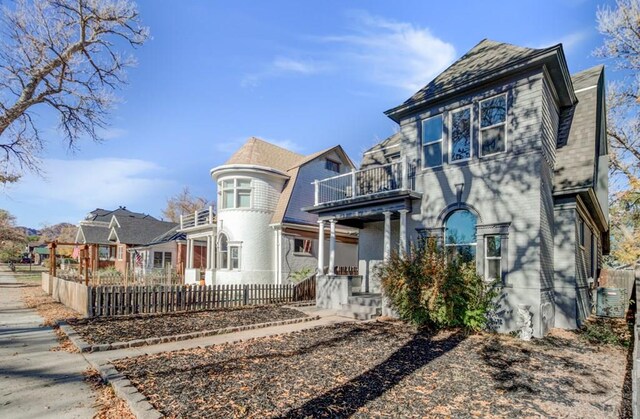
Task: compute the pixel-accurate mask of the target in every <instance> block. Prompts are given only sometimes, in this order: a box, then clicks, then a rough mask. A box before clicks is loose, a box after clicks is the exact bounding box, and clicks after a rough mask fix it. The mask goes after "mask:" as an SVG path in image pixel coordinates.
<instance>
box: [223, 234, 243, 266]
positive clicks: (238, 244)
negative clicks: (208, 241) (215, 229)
mask: <svg viewBox="0 0 640 419" xmlns="http://www.w3.org/2000/svg"><path fill="white" fill-rule="evenodd" d="M223 236H224V238H225V239H226V240H227V250H222V237H223ZM232 247H233V248H237V249H238V267H237V268H233V267H232V265H231V260H232V259H231V248H232ZM217 253H218V270H221V271H228V272H230V271H236V272H239V271H241V270H242V243H241V242H237V241H236V242H233V241H231V240H229V236H228V235H227V234H226V233H220V235H219V238H218V251H217ZM223 261H226V267H222V266H223V263H222V262H223Z"/></svg>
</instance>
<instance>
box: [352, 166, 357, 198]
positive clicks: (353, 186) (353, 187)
mask: <svg viewBox="0 0 640 419" xmlns="http://www.w3.org/2000/svg"><path fill="white" fill-rule="evenodd" d="M356 195H357V194H356V169H355V168H353V169H351V198H355V197H356Z"/></svg>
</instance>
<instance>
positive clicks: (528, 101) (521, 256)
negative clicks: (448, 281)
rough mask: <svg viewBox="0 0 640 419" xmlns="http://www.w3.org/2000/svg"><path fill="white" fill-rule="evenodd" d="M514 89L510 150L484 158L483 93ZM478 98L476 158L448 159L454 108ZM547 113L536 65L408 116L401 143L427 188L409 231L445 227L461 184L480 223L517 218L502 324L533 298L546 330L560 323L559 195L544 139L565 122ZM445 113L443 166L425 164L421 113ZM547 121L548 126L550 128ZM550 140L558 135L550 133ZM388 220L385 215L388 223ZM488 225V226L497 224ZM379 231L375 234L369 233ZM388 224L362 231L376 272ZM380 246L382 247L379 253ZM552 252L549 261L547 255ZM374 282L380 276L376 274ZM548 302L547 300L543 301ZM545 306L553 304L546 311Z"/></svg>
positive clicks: (512, 225)
mask: <svg viewBox="0 0 640 419" xmlns="http://www.w3.org/2000/svg"><path fill="white" fill-rule="evenodd" d="M505 92H506V94H507V95H508V96H507V103H508V109H507V114H508V116H507V152H506V153H502V154H498V155H495V156H489V157H484V158H478V151H479V146H480V145H479V141H478V138H479V128H478V124H477V121H478V118H479V101H480V100H483V99H485V98H488V97H491V96H494V95H496V94H501V93H505ZM468 105H472V107H473V121H474V123H473V129H472V150H473V151H472V159H471V160H470V161H468V162H463V163H451V164H449V163H448V152H447V150H448V149H449V138H448V134H449V133H448V131H447V122H448V118H449V116H448V113H449V112H450V111H452V110H455V109H457V108H459V107H461V106H468ZM546 112H547V113H548V115H547V118H546V122H545V121H543V116H542V115H543V74H542V72H533V73H528V74H523V75H521V76H519V77H516V78H512V79H510V80H507V81H506V83H501V84H499V85H494V86H488V87H487V88H486V89H484V90H482V91H476V92H473V93H472V94H470V95H468V96H465V97H462V98H457V99H456V100H454V101H448V102H446V103H442V104H441V105H440V106H437V107H435V108H431V109H427V110H424V111H422V112H420V113H419V114H417V115H414V116H411V117H409V118H406V119H404V120H402V121H401V123H400V127H401V131H400V133H401V150H402V154H403V155H406V156H407V157H408V158H409V160H410V161H412V162H413V163H414V164H417V165H418V171H417V174H416V185H415V187H416V191H417V192H421V193H422V194H423V196H422V200H421V201H420V203H418V204H416V205H415V206H414V210H413V213H412V214H411V216H410V219H409V223H408V226H407V231H408V233H409V235H410V240H412V241H415V240H417V238H418V234H419V233H418V232H419V231H421V230H423V229H437V228H441V227H443V224H442V223H443V221H444V217H445V216H446V215H447V208H448V209H449V210H452V209H453V207H452V206H455V205H456V204H457V193H456V192H457V189H458V188H460V187H461V189H462V193H461V199H460V203H462V204H465V205H468V206H471V207H473V208H475V210H477V212H478V216H479V218H478V225H484V226H489V227H490V225H495V224H500V225H503V224H507V225H509V227H508V228H509V231H508V248H507V249H506V250H507V254H506V255H504V259H503V263H504V264H506V269H505V270H506V272H507V275H506V277H505V278H504V281H505V286H504V288H503V296H502V298H500V305H501V306H500V308H499V310H498V311H499V312H500V314H501V317H502V319H503V324H502V325H501V326H500V330H502V331H509V330H514V329H515V328H516V327H517V325H516V323H517V318H516V317H517V306H518V305H520V304H525V305H529V306H531V311H532V313H533V315H534V318H533V321H534V328H535V333H536V335H537V336H541V335H542V333H544V330H546V328H547V327H548V326H544V327H543V325H542V323H543V317H545V320H544V322H546V323H545V324H547V325H548V324H549V322H550V323H551V324H553V310H549V308H550V307H551V308H552V300H553V291H552V287H553V257H552V256H553V236H552V234H553V232H552V231H553V228H552V224H553V202H552V198H551V188H552V170H551V163H550V161H553V158H554V157H553V153H552V152H551V150H550V148H549V147H547V150H545V148H544V147H543V145H542V144H543V136H544V129H546V130H547V131H546V132H547V135H548V136H551V135H552V132H553V130H554V128H553V125H554V124H557V115H556V116H555V117H554V116H553V115H552V114H553V112H556V113H557V111H556V110H555V108H551V109H548V110H546ZM439 113H443V114H444V115H443V116H444V121H445V128H444V133H443V150H444V158H443V166H442V167H440V168H433V169H431V168H428V169H421V166H420V165H421V159H420V153H421V151H420V148H421V142H420V138H421V132H420V130H421V121H422V119H424V118H427V117H430V116H433V115H437V114H439ZM543 126H544V129H543ZM546 141H547V142H550V141H551V139H550V138H547V139H546ZM380 224H381V223H380ZM489 227H486V228H489ZM397 234H398V233H397V231H396V229H395V228H394V229H392V241H393V242H394V243H397ZM369 236H371V237H369ZM369 242H371V243H377V246H376V249H375V250H374V249H373V248H372V249H370V250H369V249H367V247H365V246H364V244H365V243H369ZM380 242H381V225H377V224H376V225H373V224H366V226H365V228H364V229H363V230H362V231H361V234H360V243H361V245H360V259H361V262H360V263H361V268H364V269H361V272H365V270H366V273H365V276H366V277H368V278H373V275H372V272H371V266H373V265H375V263H376V262H377V261H378V260H380V259H381V257H382V254H381V249H380V248H379V247H380V246H379V243H380ZM477 243H478V244H477V254H478V262H479V263H478V269H479V272H480V273H483V266H484V263H483V260H482V255H483V254H484V251H483V245H484V243H483V236H481V235H479V236H478V241H477ZM375 252H378V253H380V254H375V255H374V254H373V253H375ZM542 257H549V259H550V260H546V261H545V264H544V265H543V263H542V261H541V258H542ZM369 282H370V283H371V284H372V285H373V284H374V283H375V280H374V279H369ZM543 304H547V305H546V306H544V307H543V306H542V305H543ZM542 310H546V311H545V314H544V316H543V315H542Z"/></svg>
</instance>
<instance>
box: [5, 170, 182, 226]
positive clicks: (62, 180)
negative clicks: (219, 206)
mask: <svg viewBox="0 0 640 419" xmlns="http://www.w3.org/2000/svg"><path fill="white" fill-rule="evenodd" d="M43 169H44V170H45V172H46V175H45V178H44V179H43V178H40V177H38V176H35V175H32V174H28V175H26V176H25V177H24V178H23V179H22V180H21V181H20V182H19V183H17V184H16V185H14V186H11V187H9V188H8V190H7V191H6V193H7V195H8V197H9V198H11V201H12V206H14V207H17V208H18V211H21V212H22V211H24V212H25V216H26V213H28V212H32V211H40V212H41V214H42V215H41V218H40V219H41V220H44V219H47V214H59V215H60V216H63V215H62V214H68V215H66V216H64V218H65V219H66V220H68V221H77V219H78V216H82V215H83V214H84V213H86V212H87V211H90V210H92V209H94V208H97V207H102V208H115V207H117V206H119V205H123V206H127V207H129V208H131V209H132V210H134V211H142V212H154V213H156V214H157V213H158V212H159V210H160V209H161V208H162V205H163V204H164V201H165V200H166V197H167V196H169V195H171V194H172V193H173V191H174V190H175V189H176V188H177V186H178V185H177V184H176V182H175V181H172V180H169V179H163V178H162V177H163V176H164V174H165V173H164V172H165V170H164V169H163V168H162V167H160V166H159V165H157V164H155V163H152V162H149V161H145V160H139V159H123V158H97V159H88V160H55V159H45V160H43ZM21 208H22V209H21ZM16 215H21V214H16ZM29 218H31V217H29Z"/></svg>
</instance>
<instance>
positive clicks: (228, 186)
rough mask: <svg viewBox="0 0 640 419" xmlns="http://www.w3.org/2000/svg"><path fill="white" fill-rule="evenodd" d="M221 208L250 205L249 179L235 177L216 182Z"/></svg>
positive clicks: (246, 206)
mask: <svg viewBox="0 0 640 419" xmlns="http://www.w3.org/2000/svg"><path fill="white" fill-rule="evenodd" d="M218 188H219V189H220V191H219V192H218V193H219V195H220V196H221V198H222V207H221V209H227V208H250V207H251V179H243V178H235V179H225V180H223V181H222V182H218Z"/></svg>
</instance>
